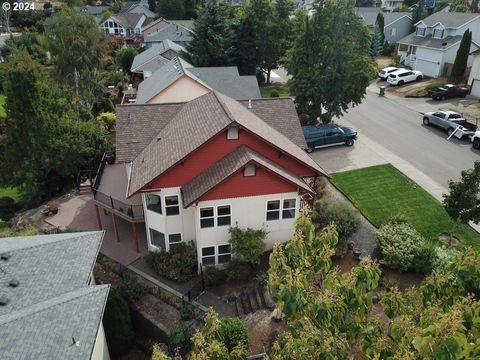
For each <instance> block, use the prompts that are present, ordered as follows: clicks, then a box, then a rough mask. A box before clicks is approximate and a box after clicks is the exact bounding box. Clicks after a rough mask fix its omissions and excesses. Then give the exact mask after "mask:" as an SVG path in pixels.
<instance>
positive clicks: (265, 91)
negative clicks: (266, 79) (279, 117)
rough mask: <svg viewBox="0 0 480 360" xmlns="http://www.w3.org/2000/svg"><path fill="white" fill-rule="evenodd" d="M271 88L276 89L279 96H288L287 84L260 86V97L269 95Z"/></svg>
mask: <svg viewBox="0 0 480 360" xmlns="http://www.w3.org/2000/svg"><path fill="white" fill-rule="evenodd" d="M272 90H277V91H278V95H280V97H283V96H290V90H289V89H288V87H287V85H266V86H262V87H261V88H260V94H262V98H269V97H271V96H270V94H271V92H272Z"/></svg>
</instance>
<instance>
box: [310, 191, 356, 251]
mask: <svg viewBox="0 0 480 360" xmlns="http://www.w3.org/2000/svg"><path fill="white" fill-rule="evenodd" d="M313 220H314V222H315V223H316V224H317V226H318V227H319V228H321V229H323V228H324V227H325V226H327V225H328V224H330V223H331V222H334V223H335V225H336V227H337V232H338V243H337V245H336V247H335V255H336V256H338V257H343V256H345V254H346V253H347V248H348V246H347V242H348V240H349V239H350V238H351V236H352V235H353V234H354V233H355V232H356V231H357V230H358V228H359V227H360V215H359V213H358V211H357V210H356V209H354V208H353V207H352V206H351V205H349V204H348V203H346V202H339V203H332V204H328V203H327V202H325V201H323V200H319V201H317V202H316V203H315V213H314V216H313Z"/></svg>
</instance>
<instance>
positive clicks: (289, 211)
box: [282, 199, 297, 219]
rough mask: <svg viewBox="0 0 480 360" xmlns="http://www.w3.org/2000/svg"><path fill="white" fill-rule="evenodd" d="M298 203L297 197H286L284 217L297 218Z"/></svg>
mask: <svg viewBox="0 0 480 360" xmlns="http://www.w3.org/2000/svg"><path fill="white" fill-rule="evenodd" d="M296 204H297V200H296V199H285V200H283V210H282V219H293V218H295V209H296Z"/></svg>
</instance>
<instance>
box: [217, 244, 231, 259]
mask: <svg viewBox="0 0 480 360" xmlns="http://www.w3.org/2000/svg"><path fill="white" fill-rule="evenodd" d="M231 259H232V253H231V251H230V244H226V245H219V246H218V263H219V264H225V263H227V262H229V261H230V260H231Z"/></svg>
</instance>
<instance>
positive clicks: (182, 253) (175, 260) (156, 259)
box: [146, 243, 197, 282]
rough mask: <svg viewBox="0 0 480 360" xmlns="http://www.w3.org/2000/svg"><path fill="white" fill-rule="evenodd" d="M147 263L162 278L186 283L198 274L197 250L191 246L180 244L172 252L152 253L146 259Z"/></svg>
mask: <svg viewBox="0 0 480 360" xmlns="http://www.w3.org/2000/svg"><path fill="white" fill-rule="evenodd" d="M146 261H147V263H148V264H149V265H150V267H151V268H152V269H153V271H155V272H156V273H157V274H158V275H160V276H165V277H166V278H167V279H170V280H173V281H178V282H185V281H187V280H189V279H190V278H191V277H192V276H193V275H195V274H196V273H197V250H196V249H195V247H194V246H193V244H192V243H190V244H179V245H177V246H175V248H174V249H171V250H170V252H166V251H157V252H151V253H149V254H148V255H147V257H146Z"/></svg>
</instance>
